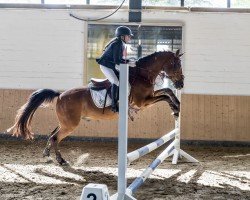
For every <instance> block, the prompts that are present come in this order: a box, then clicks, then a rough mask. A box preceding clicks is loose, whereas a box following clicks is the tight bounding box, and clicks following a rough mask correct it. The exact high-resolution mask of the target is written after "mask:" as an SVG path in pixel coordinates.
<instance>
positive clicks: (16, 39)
mask: <svg viewBox="0 0 250 200" xmlns="http://www.w3.org/2000/svg"><path fill="white" fill-rule="evenodd" d="M75 12H76V13H77V14H79V15H81V16H85V17H89V16H90V14H91V16H93V17H100V16H103V15H105V14H107V13H109V12H110V11H109V10H103V9H102V10H81V11H80V10H75ZM142 18H143V23H149V24H150V23H153V24H157V23H159V24H161V25H164V24H166V25H171V24H177V23H178V24H183V51H184V52H185V54H184V56H183V68H184V74H185V77H186V78H185V88H184V89H183V91H182V96H181V102H182V109H181V111H182V116H181V131H182V138H183V139H186V140H215V141H250V125H249V121H250V103H249V102H250V90H249V86H250V79H249V78H248V77H249V75H250V66H249V65H250V64H249V63H250V56H249V53H248V52H249V47H250V38H249V37H247V35H249V34H250V27H249V21H250V14H249V13H235V12H197V11H196V12H189V11H187V10H180V11H170V10H154V9H152V10H146V11H143V16H142ZM125 21H127V10H121V11H119V12H118V13H117V14H115V15H114V16H112V17H111V18H109V19H108V20H106V22H107V23H115V22H119V23H123V22H125ZM0 22H1V26H0V32H1V34H0V58H1V59H0V132H3V131H4V130H5V129H6V128H8V127H9V126H10V125H11V124H12V123H13V121H14V116H15V113H16V110H17V108H18V107H20V106H21V105H22V104H23V103H25V101H26V99H27V97H28V95H29V94H30V93H31V92H32V91H34V90H36V89H40V88H52V89H57V90H66V89H69V88H72V87H78V86H81V85H83V84H84V83H86V73H87V71H86V66H85V60H86V59H85V57H86V38H87V29H86V27H87V24H86V23H85V22H80V21H77V20H75V19H73V18H71V17H69V15H68V10H66V9H31V8H29V9H20V8H19V9H14V8H12V9H0ZM170 113H171V111H170V109H169V107H168V106H167V105H166V104H165V103H160V104H159V105H157V106H155V107H152V108H149V109H148V110H145V111H143V112H142V113H140V114H138V115H137V117H136V119H135V121H134V122H130V125H129V136H130V137H131V138H157V137H159V136H161V135H162V134H163V133H165V132H167V131H169V130H171V129H172V128H173V127H174V120H173V119H172V117H171V115H170ZM55 126H56V116H55V114H54V108H53V107H51V108H47V109H39V111H38V113H37V114H36V116H35V120H34V123H33V127H34V131H35V132H37V133H39V134H47V133H48V131H49V130H52V129H53V128H54V127H55ZM116 130H117V122H116V121H108V122H107V121H84V120H83V121H82V123H81V126H80V127H79V128H78V129H77V130H76V131H75V132H74V134H73V135H76V136H87V137H116V135H117V131H116Z"/></svg>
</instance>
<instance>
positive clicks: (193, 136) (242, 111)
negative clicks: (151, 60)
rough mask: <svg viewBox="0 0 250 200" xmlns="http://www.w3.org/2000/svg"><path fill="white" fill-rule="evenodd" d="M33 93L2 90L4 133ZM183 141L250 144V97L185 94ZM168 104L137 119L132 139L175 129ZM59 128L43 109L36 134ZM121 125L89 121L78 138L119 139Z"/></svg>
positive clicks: (131, 128)
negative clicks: (241, 142) (118, 132)
mask: <svg viewBox="0 0 250 200" xmlns="http://www.w3.org/2000/svg"><path fill="white" fill-rule="evenodd" d="M31 92H32V91H31V90H8V89H2V90H0V132H4V131H5V130H6V129H7V128H8V127H10V126H11V125H12V124H13V122H14V117H15V115H16V111H17V109H18V108H19V107H20V106H21V105H23V104H24V103H25V102H26V100H27V97H28V96H29V95H30V94H31ZM181 103H182V107H181V134H182V135H181V137H182V139H186V140H213V141H245V142H246V141H250V123H249V122H250V97H249V96H217V95H194V94H193V95H190V94H183V95H182V99H181ZM170 113H171V111H170V109H169V107H168V105H167V104H166V103H163V102H162V103H159V104H158V105H157V106H153V107H150V108H148V109H146V110H145V111H142V112H140V113H139V114H137V115H136V116H135V120H134V122H131V121H130V122H129V137H130V138H159V137H160V136H162V135H163V134H164V133H167V132H169V131H170V130H172V129H173V128H174V120H173V118H172V116H171V115H170ZM56 126H57V119H56V115H55V109H54V106H51V107H48V108H45V109H43V108H39V109H38V111H37V113H36V115H35V117H34V120H33V123H32V127H33V131H34V132H36V133H39V134H48V133H49V131H52V130H53V129H54V128H55V127H56ZM117 129H118V126H117V121H116V120H113V121H104V120H97V121H86V120H82V121H81V123H80V126H79V127H78V128H77V130H75V131H74V133H73V134H72V135H74V136H86V137H117Z"/></svg>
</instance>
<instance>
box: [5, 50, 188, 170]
mask: <svg viewBox="0 0 250 200" xmlns="http://www.w3.org/2000/svg"><path fill="white" fill-rule="evenodd" d="M180 57H181V55H180V54H179V50H178V51H177V52H176V53H173V52H169V51H163V52H155V53H153V54H151V55H149V56H146V57H143V58H141V59H139V60H138V61H137V62H136V67H133V68H130V70H129V81H130V84H131V91H130V98H129V99H130V105H131V106H132V107H136V108H137V109H144V108H146V107H147V106H150V105H153V104H155V103H157V102H159V101H166V102H168V103H169V105H170V107H171V109H172V110H173V112H174V114H175V116H178V114H179V110H180V102H179V101H178V99H177V98H176V97H175V95H174V94H173V92H172V90H170V89H168V88H165V89H161V90H158V91H154V83H155V79H156V77H157V75H159V73H162V72H163V73H165V75H166V76H167V77H168V78H169V79H171V80H172V81H173V83H174V86H175V87H176V88H177V89H181V88H183V86H184V84H183V81H184V76H183V74H182V68H181V61H180ZM106 83H107V81H106ZM99 85H100V83H99ZM104 85H107V84H104ZM56 97H57V101H56V114H57V118H58V120H59V125H58V127H56V128H55V130H54V131H52V132H51V133H50V136H49V139H48V143H47V146H46V148H45V149H44V151H43V156H48V157H49V156H50V149H51V147H53V148H54V150H55V154H56V159H57V161H58V162H59V163H60V164H61V165H63V164H66V163H67V162H66V161H65V160H64V159H63V158H62V156H61V154H60V152H59V150H58V144H59V142H60V141H61V140H62V139H64V138H65V137H66V136H68V135H69V134H70V133H72V131H74V130H75V128H76V127H77V126H78V124H79V122H80V120H81V118H88V119H114V118H117V117H118V114H117V113H114V112H112V111H111V109H110V108H109V107H107V108H106V110H105V112H104V113H103V109H100V108H97V107H96V106H95V104H94V103H93V100H92V97H91V94H90V87H81V88H75V89H70V90H67V91H65V92H63V93H59V92H57V91H54V90H51V89H41V90H37V91H35V92H33V93H32V94H31V96H30V97H29V99H28V101H27V103H26V104H24V105H23V106H22V107H21V108H20V109H19V110H18V113H17V116H16V121H15V124H14V125H13V126H12V127H11V128H10V129H8V130H7V131H8V132H13V135H14V136H20V135H21V136H23V137H24V138H25V139H31V138H33V133H32V132H31V120H32V117H33V115H34V113H35V111H36V110H37V108H38V107H39V106H41V105H42V104H45V103H50V102H52V101H53V99H54V98H56Z"/></svg>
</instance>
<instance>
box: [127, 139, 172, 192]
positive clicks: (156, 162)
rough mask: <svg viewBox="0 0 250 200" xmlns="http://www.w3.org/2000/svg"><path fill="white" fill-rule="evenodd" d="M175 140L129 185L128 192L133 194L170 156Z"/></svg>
mask: <svg viewBox="0 0 250 200" xmlns="http://www.w3.org/2000/svg"><path fill="white" fill-rule="evenodd" d="M175 142H176V141H175V140H174V141H173V142H172V143H171V144H170V145H169V146H168V147H167V148H166V149H165V150H164V151H163V152H162V153H161V154H160V155H159V156H158V157H157V158H156V159H155V160H154V161H153V162H152V163H151V164H150V165H149V166H148V167H147V168H146V169H145V170H144V171H143V172H142V174H141V175H140V176H139V177H137V178H136V179H135V180H134V181H133V182H132V183H131V184H130V186H129V187H128V189H127V192H128V193H130V194H133V193H135V192H136V190H137V189H138V188H139V187H140V186H141V185H142V184H143V183H144V181H145V180H146V179H147V178H148V177H149V176H150V175H151V174H152V173H153V171H154V170H155V169H156V168H157V167H158V166H159V165H160V164H161V163H162V162H163V161H164V160H165V159H166V158H167V157H168V156H170V155H171V153H172V151H173V150H174V148H175V147H174V146H175Z"/></svg>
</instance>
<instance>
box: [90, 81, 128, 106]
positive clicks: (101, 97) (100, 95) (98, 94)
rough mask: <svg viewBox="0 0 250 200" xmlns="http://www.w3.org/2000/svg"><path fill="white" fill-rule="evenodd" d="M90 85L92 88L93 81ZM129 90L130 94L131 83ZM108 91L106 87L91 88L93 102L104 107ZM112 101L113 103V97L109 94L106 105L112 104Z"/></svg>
mask: <svg viewBox="0 0 250 200" xmlns="http://www.w3.org/2000/svg"><path fill="white" fill-rule="evenodd" d="M88 86H89V88H91V86H93V84H92V83H89V84H88ZM128 90H129V91H128V94H129V93H130V84H129V88H128ZM106 93H107V90H106V89H104V90H99V91H96V90H92V89H90V94H91V97H92V100H93V102H94V104H95V105H96V107H97V108H103V106H104V101H105V96H106ZM111 103H112V99H111V97H110V96H109V95H108V96H107V100H106V104H105V107H108V106H111Z"/></svg>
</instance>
